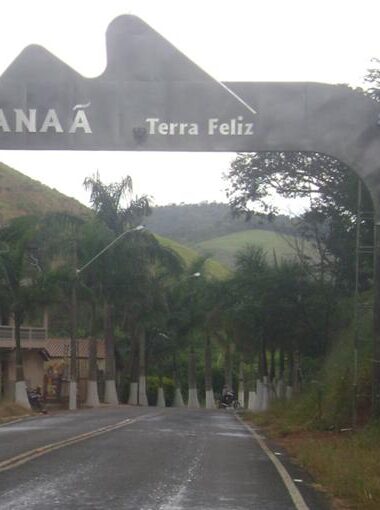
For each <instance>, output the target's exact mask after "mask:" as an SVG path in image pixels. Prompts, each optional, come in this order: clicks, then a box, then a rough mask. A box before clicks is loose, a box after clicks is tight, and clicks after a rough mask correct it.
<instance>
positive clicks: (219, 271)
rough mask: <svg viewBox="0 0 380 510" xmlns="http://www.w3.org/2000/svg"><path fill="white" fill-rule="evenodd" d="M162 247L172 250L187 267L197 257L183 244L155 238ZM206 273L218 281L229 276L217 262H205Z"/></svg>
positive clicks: (193, 251) (195, 252) (163, 238)
mask: <svg viewBox="0 0 380 510" xmlns="http://www.w3.org/2000/svg"><path fill="white" fill-rule="evenodd" d="M155 237H156V238H157V239H158V240H159V241H160V243H161V244H162V245H163V246H167V247H169V248H171V249H172V250H174V251H175V252H176V253H177V254H178V255H179V256H180V257H182V259H183V260H184V262H185V264H186V265H187V266H189V265H190V264H191V263H192V262H194V261H195V260H196V259H197V257H199V253H198V252H197V251H195V250H193V249H191V248H189V247H188V246H184V245H183V244H180V243H177V242H176V241H173V240H172V239H167V238H165V237H161V236H158V235H156V236H155ZM206 271H207V274H208V275H209V276H211V277H213V278H217V279H218V280H223V279H225V278H228V277H229V276H230V274H231V272H230V270H229V269H228V268H227V267H225V266H224V265H223V264H221V263H220V262H218V261H217V260H211V259H210V260H207V261H206Z"/></svg>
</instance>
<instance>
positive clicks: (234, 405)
mask: <svg viewBox="0 0 380 510" xmlns="http://www.w3.org/2000/svg"><path fill="white" fill-rule="evenodd" d="M240 407H241V404H240V402H239V400H238V399H237V398H236V395H235V393H233V392H232V391H229V392H227V393H226V394H225V395H223V396H222V398H221V399H220V400H219V401H218V408H219V409H228V408H230V409H235V410H237V409H240Z"/></svg>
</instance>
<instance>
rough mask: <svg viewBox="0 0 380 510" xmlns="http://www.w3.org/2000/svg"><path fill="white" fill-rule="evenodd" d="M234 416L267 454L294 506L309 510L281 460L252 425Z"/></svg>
mask: <svg viewBox="0 0 380 510" xmlns="http://www.w3.org/2000/svg"><path fill="white" fill-rule="evenodd" d="M235 416H236V418H237V419H238V420H239V421H240V423H241V424H242V425H244V427H245V428H246V429H247V430H249V432H250V433H251V434H252V436H253V437H254V438H255V440H256V441H257V442H258V443H259V445H260V447H261V449H262V450H263V451H264V452H265V453H266V454H267V456H268V457H269V459H270V460H271V461H272V462H273V464H274V466H275V468H276V469H277V471H278V473H279V475H280V476H281V478H282V481H283V482H284V485H285V487H286V489H287V490H288V492H289V495H290V497H291V498H292V501H293V503H294V506H295V507H296V509H297V510H310V509H309V507H308V506H307V504H306V503H305V500H304V499H303V497H302V495H301V493H300V491H299V490H298V489H297V487H296V486H295V484H294V482H293V480H292V478H291V476H290V475H289V473H288V472H287V470H286V469H285V467H284V466H283V465H282V464H281V462H280V461H279V460H278V458H277V457H276V456H275V455H274V454H273V453H272V451H271V450H270V449H269V448H268V447H267V445H266V444H265V441H264V440H263V439H261V437H260V436H259V435H258V434H257V433H256V432H255V431H254V430H253V428H252V427H250V426H249V425H248V424H247V423H245V422H244V421H243V420H242V419H241V418H240V416H238V415H237V414H235Z"/></svg>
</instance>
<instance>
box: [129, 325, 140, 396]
mask: <svg viewBox="0 0 380 510" xmlns="http://www.w3.org/2000/svg"><path fill="white" fill-rule="evenodd" d="M138 363H139V342H138V336H137V333H136V328H133V330H132V338H131V352H130V356H129V377H130V385H129V397H128V404H129V405H132V406H137V404H138V403H139V396H138V392H139V365H138Z"/></svg>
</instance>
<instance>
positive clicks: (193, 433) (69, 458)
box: [0, 406, 327, 510]
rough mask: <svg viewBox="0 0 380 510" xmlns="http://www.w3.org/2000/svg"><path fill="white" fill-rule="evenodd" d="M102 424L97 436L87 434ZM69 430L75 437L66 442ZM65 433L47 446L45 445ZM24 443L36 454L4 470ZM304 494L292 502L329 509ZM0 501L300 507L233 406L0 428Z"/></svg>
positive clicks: (119, 410)
mask: <svg viewBox="0 0 380 510" xmlns="http://www.w3.org/2000/svg"><path fill="white" fill-rule="evenodd" d="M115 424H118V425H116V427H117V428H112V427H113V426H114V425H115ZM107 427H110V428H109V429H107ZM99 429H103V432H101V433H100V435H95V436H94V437H92V436H91V435H89V436H84V434H88V433H89V432H90V431H95V430H99ZM73 437H75V438H77V439H76V440H75V442H73V443H70V442H65V440H69V439H70V438H73ZM62 441H64V442H63V443H62V444H60V445H58V447H56V449H54V450H53V451H50V452H46V451H44V450H41V448H43V447H44V446H45V445H48V444H50V445H53V447H54V445H57V443H58V442H62ZM26 451H31V452H32V454H31V460H28V461H27V462H25V463H23V464H21V465H16V464H15V466H14V467H13V466H12V465H11V466H10V467H11V468H10V469H9V466H8V467H7V469H6V470H4V468H3V470H1V466H2V465H3V466H4V461H5V460H6V459H10V458H14V457H17V456H20V454H22V453H23V452H26ZM17 458H19V457H17ZM2 462H3V464H2ZM302 489H303V488H302ZM301 492H302V491H301ZM303 496H304V497H305V501H306V503H305V506H304V507H303V509H302V505H301V507H299V509H298V510H301V509H302V510H306V509H307V508H309V509H310V510H325V509H326V508H327V507H326V506H325V504H324V503H323V500H321V498H320V497H319V496H318V495H317V494H314V493H313V491H311V490H310V488H307V490H306V491H305V494H303ZM301 499H302V498H301ZM6 509H7V510H18V509H20V510H21V509H25V510H26V509H27V510H33V509H38V510H45V509H46V510H47V509H49V510H51V509H59V510H60V509H93V510H98V509H99V510H111V509H115V510H119V509H120V510H122V509H128V510H129V509H131V510H132V509H133V510H190V509H191V510H227V509H228V510H246V509H255V510H294V509H297V506H296V505H295V503H294V500H292V498H291V496H290V493H289V490H288V488H287V487H286V486H285V484H284V482H283V481H282V479H281V478H280V476H279V474H278V472H277V470H276V468H275V466H274V465H273V463H272V462H271V461H270V459H269V458H268V456H267V455H266V453H265V452H264V451H263V450H262V448H261V447H260V446H259V444H258V443H257V441H256V440H255V439H254V438H253V437H252V435H251V434H250V432H249V431H248V430H247V429H246V428H245V427H244V426H243V425H242V424H241V423H239V422H238V421H237V419H236V418H235V416H234V415H233V413H232V412H225V411H223V410H222V411H205V410H199V411H198V410H187V409H165V410H159V409H155V408H133V407H128V406H120V407H115V408H101V409H98V410H83V411H78V412H73V413H63V414H57V415H55V416H43V417H38V418H33V419H28V420H24V421H21V422H19V423H14V424H12V425H6V426H2V427H0V510H6Z"/></svg>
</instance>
